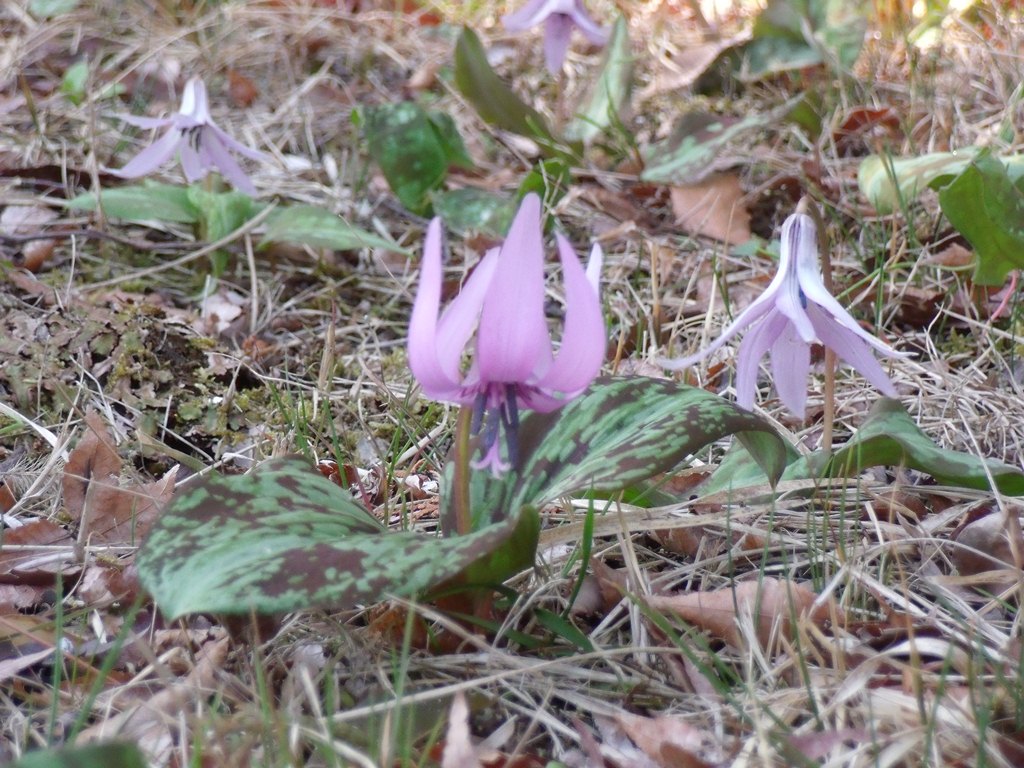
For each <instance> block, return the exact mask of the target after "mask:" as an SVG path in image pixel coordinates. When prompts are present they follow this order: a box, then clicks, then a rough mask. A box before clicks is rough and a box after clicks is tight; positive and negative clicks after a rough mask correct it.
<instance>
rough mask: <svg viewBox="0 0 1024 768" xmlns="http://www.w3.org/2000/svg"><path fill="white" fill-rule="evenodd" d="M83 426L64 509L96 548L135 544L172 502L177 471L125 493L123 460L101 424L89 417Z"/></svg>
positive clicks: (67, 470)
mask: <svg viewBox="0 0 1024 768" xmlns="http://www.w3.org/2000/svg"><path fill="white" fill-rule="evenodd" d="M85 422H86V427H87V432H86V434H85V436H84V437H83V438H82V439H81V440H79V442H78V445H77V446H75V449H74V450H73V451H72V452H71V455H70V456H69V457H68V463H67V464H66V465H65V467H64V478H63V487H64V505H65V507H66V508H67V511H68V514H69V515H70V516H71V518H72V519H73V520H74V521H76V522H77V523H78V524H79V528H80V530H81V529H82V528H84V529H85V536H86V538H87V539H88V540H89V541H90V542H91V543H92V544H137V543H138V542H139V541H140V540H141V539H142V538H144V537H145V535H146V533H147V532H148V531H149V528H150V526H152V525H153V523H154V522H156V518H157V516H158V515H159V514H160V510H161V509H163V507H164V506H165V505H166V504H167V502H168V501H170V498H171V495H172V494H173V493H174V481H175V477H176V476H177V472H178V468H177V467H174V468H173V469H171V470H170V471H169V472H168V473H167V474H165V475H164V476H163V478H161V479H160V480H158V481H156V482H152V483H147V484H145V485H139V486H135V487H130V486H125V487H121V484H120V477H121V457H120V456H118V454H117V450H116V448H115V447H114V442H113V438H112V437H111V436H110V433H109V431H108V430H107V427H106V425H105V424H104V423H103V419H102V418H101V417H100V415H99V414H98V413H96V412H95V411H90V412H89V413H88V414H86V417H85Z"/></svg>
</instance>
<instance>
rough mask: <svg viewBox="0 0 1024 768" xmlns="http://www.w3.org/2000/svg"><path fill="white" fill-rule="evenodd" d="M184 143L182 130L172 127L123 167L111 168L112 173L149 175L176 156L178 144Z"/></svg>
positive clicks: (137, 175) (133, 176)
mask: <svg viewBox="0 0 1024 768" xmlns="http://www.w3.org/2000/svg"><path fill="white" fill-rule="evenodd" d="M184 143H185V142H184V141H183V137H182V135H181V132H180V131H177V130H175V129H174V128H172V129H171V130H169V131H167V133H165V134H164V135H163V136H161V137H160V138H159V139H158V140H157V141H155V142H153V143H152V144H150V145H149V146H148V147H146V148H145V149H144V150H142V151H141V152H139V154H137V155H136V156H135V157H133V158H132V159H131V160H129V161H128V162H127V163H125V164H124V166H123V167H121V168H117V169H113V168H111V169H110V173H112V174H114V175H115V176H120V177H122V178H125V179H134V178H138V177H139V176H148V175H149V174H151V173H152V172H153V171H155V170H156V169H157V168H159V167H160V166H161V165H164V164H165V163H166V162H167V161H168V160H171V159H172V158H173V157H174V153H175V152H177V150H178V146H179V145H181V144H184Z"/></svg>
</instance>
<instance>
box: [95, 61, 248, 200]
mask: <svg viewBox="0 0 1024 768" xmlns="http://www.w3.org/2000/svg"><path fill="white" fill-rule="evenodd" d="M119 117H120V118H121V119H122V120H124V121H125V122H126V123H128V124H129V125H135V126H138V127H139V128H167V129H168V130H167V132H166V133H165V134H164V135H163V136H161V137H160V138H159V139H158V140H157V141H155V142H154V143H153V144H151V145H150V146H148V147H146V148H145V149H144V150H142V151H141V152H140V153H139V154H137V155H136V156H135V157H133V158H132V159H131V160H129V161H128V164H127V165H125V166H124V167H123V168H118V169H116V170H115V169H110V173H112V174H114V175H115V176H121V177H122V178H126V179H134V178H138V177H139V176H146V175H148V174H150V173H152V172H153V171H155V170H156V169H157V168H159V167H160V166H161V165H163V164H164V163H166V162H167V161H168V160H172V159H173V158H174V155H175V154H176V153H177V154H179V155H180V156H181V167H182V170H184V171H185V178H186V179H188V181H189V182H190V183H191V182H193V181H196V180H197V179H201V178H203V177H204V176H205V175H206V174H207V173H208V172H209V171H211V170H214V169H215V170H217V171H219V172H220V174H221V175H222V176H223V177H224V178H225V179H227V180H228V181H230V182H231V183H232V184H233V185H234V186H235V187H236V188H237V189H239V190H240V191H242V192H245V193H246V194H247V195H255V194H256V188H255V187H254V186H253V185H252V182H251V181H250V180H249V177H248V176H246V175H245V171H243V170H242V169H241V167H240V166H239V165H238V162H237V161H236V160H235V158H233V157H232V156H231V153H232V152H238V153H239V154H241V155H245V156H246V157H249V158H252V159H253V160H263V161H266V160H267V159H268V158H267V156H266V155H264V154H263V153H262V152H257V151H256V150H254V149H250V148H249V147H247V146H245V145H244V144H240V143H239V142H237V141H235V140H234V139H233V138H231V137H230V136H228V135H227V134H226V133H225V132H224V131H223V130H221V129H220V128H219V127H218V126H217V125H215V124H214V122H213V120H212V119H211V118H210V107H209V103H208V102H207V99H206V85H205V84H204V83H203V81H202V80H201V79H200V78H198V77H193V78H191V79H190V80H189V81H188V82H187V83H185V92H184V93H183V94H182V98H181V107H180V108H179V109H178V111H177V112H176V113H175V114H173V115H171V116H170V117H138V116H136V115H120V116H119Z"/></svg>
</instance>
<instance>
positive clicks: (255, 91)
mask: <svg viewBox="0 0 1024 768" xmlns="http://www.w3.org/2000/svg"><path fill="white" fill-rule="evenodd" d="M259 95H260V91H259V88H257V87H256V83H254V82H253V81H252V80H250V79H249V78H248V77H246V76H245V75H243V74H242V73H241V72H239V71H238V70H236V69H229V70H228V96H229V97H231V103H232V104H234V105H235V106H236V107H238V108H239V109H245V108H246V107H251V106H252V103H253V102H254V101H256V99H257V97H258V96H259Z"/></svg>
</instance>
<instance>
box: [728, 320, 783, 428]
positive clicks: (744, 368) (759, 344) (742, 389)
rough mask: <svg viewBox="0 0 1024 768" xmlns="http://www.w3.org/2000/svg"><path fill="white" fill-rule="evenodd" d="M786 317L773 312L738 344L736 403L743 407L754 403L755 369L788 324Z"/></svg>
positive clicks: (756, 369) (748, 406)
mask: <svg viewBox="0 0 1024 768" xmlns="http://www.w3.org/2000/svg"><path fill="white" fill-rule="evenodd" d="M789 324H790V323H789V320H788V318H787V317H786V316H785V315H783V314H780V313H778V312H773V313H771V314H770V315H768V316H767V317H766V318H765V319H764V320H762V321H761V322H760V323H758V324H757V325H755V326H754V327H753V328H751V329H750V331H749V332H748V333H747V335H746V336H744V337H743V343H742V344H740V351H739V354H738V355H737V356H736V404H737V405H740V406H742V407H743V408H750V407H752V406H753V405H754V389H755V388H756V386H757V371H758V367H759V365H760V362H761V358H762V357H764V356H765V353H766V352H767V351H768V349H769V348H770V347H771V346H772V344H774V343H775V340H776V339H778V338H779V335H780V334H781V333H782V332H783V330H785V328H786V326H788V325H789Z"/></svg>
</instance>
